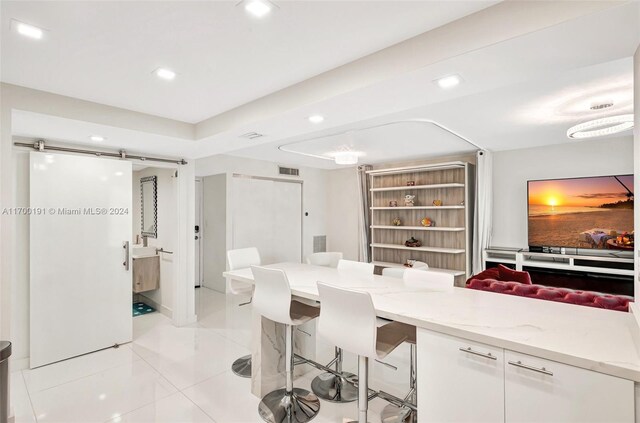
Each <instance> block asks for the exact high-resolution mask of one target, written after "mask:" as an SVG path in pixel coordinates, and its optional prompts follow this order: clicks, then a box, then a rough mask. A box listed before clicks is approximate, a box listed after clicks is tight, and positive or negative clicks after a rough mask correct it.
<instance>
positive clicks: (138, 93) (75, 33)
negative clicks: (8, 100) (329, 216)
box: [0, 0, 497, 123]
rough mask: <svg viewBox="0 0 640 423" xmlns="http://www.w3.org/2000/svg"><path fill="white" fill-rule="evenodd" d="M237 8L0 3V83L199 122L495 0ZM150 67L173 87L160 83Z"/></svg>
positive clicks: (223, 4)
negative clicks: (34, 35) (259, 11)
mask: <svg viewBox="0 0 640 423" xmlns="http://www.w3.org/2000/svg"><path fill="white" fill-rule="evenodd" d="M237 3H238V1H237V0H233V1H208V2H206V1H205V2H182V1H166V2H163V1H144V2H128V1H122V2H118V1H107V2H104V1H86V2H78V1H74V2H61V1H53V2H40V1H2V2H1V6H0V7H1V13H0V15H1V16H2V33H1V34H2V36H1V38H2V40H1V49H2V67H1V72H0V77H1V80H2V81H3V82H8V83H11V84H15V85H21V86H26V87H30V88H35V89H39V90H43V91H48V92H52V93H56V94H62V95H66V96H70V97H75V98H80V99H84V100H90V101H94V102H97V103H101V104H107V105H111V106H116V107H121V108H125V109H129V110H135V111H139V112H144V113H148V114H152V115H156V116H162V117H168V118H171V119H175V120H180V121H185V122H190V123H196V122H199V121H202V120H204V119H206V118H209V117H211V116H214V115H217V114H219V113H222V112H224V111H227V110H229V109H231V108H234V107H236V106H239V105H242V104H244V103H247V102H249V101H252V100H255V99H257V98H259V97H262V96H264V95H267V94H269V93H272V92H274V91H277V90H279V89H282V88H285V87H288V86H290V85H292V84H295V83H297V82H300V81H303V80H305V79H308V78H310V77H312V76H315V75H317V74H319V73H322V72H324V71H327V70H330V69H333V68H335V67H338V66H340V65H343V64H345V63H347V62H350V61H352V60H355V59H358V58H360V57H362V56H365V55H367V54H370V53H373V52H375V51H378V50H380V49H382V48H385V47H388V46H390V45H393V44H395V43H398V42H400V41H403V40H405V39H407V38H410V37H413V36H415V35H418V34H420V33H423V32H426V31H428V30H430V29H433V28H435V27H438V26H441V25H444V24H446V23H448V22H451V21H453V20H456V19H458V18H461V17H463V16H466V15H468V14H471V13H474V12H476V11H478V10H481V9H483V8H486V7H488V6H490V5H492V4H495V3H497V1H495V0H492V1H479V0H470V1H367V2H360V1H276V3H277V5H278V6H279V9H277V10H276V11H275V12H273V13H272V14H271V15H270V16H268V17H267V18H266V19H262V20H258V19H255V18H252V17H250V16H248V15H247V14H246V13H245V11H244V9H243V8H242V6H236V4H237ZM11 19H16V20H18V21H22V22H26V23H29V24H32V25H36V26H38V27H41V28H44V29H46V30H47V31H46V33H45V37H44V39H43V40H41V41H34V40H29V39H25V38H24V37H22V36H20V35H18V34H16V33H15V32H14V31H12V30H11ZM158 67H167V68H170V69H173V70H174V71H176V72H177V73H178V76H177V78H176V79H175V80H174V81H172V82H170V83H169V82H166V81H161V80H158V79H157V78H156V77H155V76H154V75H153V74H152V72H153V70H154V69H156V68H158Z"/></svg>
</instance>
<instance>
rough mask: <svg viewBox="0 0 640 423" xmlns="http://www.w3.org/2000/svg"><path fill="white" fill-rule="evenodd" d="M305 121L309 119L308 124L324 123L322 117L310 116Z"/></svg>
mask: <svg viewBox="0 0 640 423" xmlns="http://www.w3.org/2000/svg"><path fill="white" fill-rule="evenodd" d="M307 119H309V122H311V123H320V122H322V121H324V116H322V115H311V116H309V117H308V118H307Z"/></svg>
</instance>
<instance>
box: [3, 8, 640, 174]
mask: <svg viewBox="0 0 640 423" xmlns="http://www.w3.org/2000/svg"><path fill="white" fill-rule="evenodd" d="M594 28H597V30H594ZM325 32H326V31H325ZM638 44H640V2H630V3H626V4H623V5H621V6H617V7H613V8H610V9H606V10H604V11H601V12H599V13H595V14H591V15H588V16H584V17H581V18H578V19H574V20H571V21H568V22H564V23H562V24H559V25H555V26H553V27H549V28H547V29H544V30H539V31H536V32H533V33H529V34H526V35H523V36H520V37H516V38H512V39H509V40H505V41H503V42H500V43H497V44H494V45H491V46H487V47H485V48H482V49H479V50H476V51H473V52H470V53H467V54H464V55H460V56H457V57H453V58H451V59H447V60H444V61H441V62H438V63H435V64H433V65H430V66H427V67H424V68H421V69H419V70H417V71H415V72H411V73H408V74H404V75H401V76H398V77H394V78H390V79H388V80H386V81H383V82H381V83H379V84H376V85H373V86H369V87H367V88H363V89H359V90H354V91H351V92H346V93H344V94H342V95H340V96H336V97H332V98H327V99H325V100H323V101H321V102H318V103H314V104H304V103H302V104H299V105H298V106H297V107H295V108H292V109H291V110H290V111H288V112H286V113H283V114H281V115H279V116H276V117H273V118H269V119H267V120H263V121H259V122H254V123H252V124H251V125H250V126H236V127H234V128H233V129H232V130H230V131H227V132H225V133H220V134H217V135H215V136H212V137H209V138H206V139H201V140H197V141H195V140H184V139H178V138H170V137H159V136H157V135H153V134H145V133H140V132H137V131H130V130H125V129H122V128H115V127H109V126H104V125H95V124H90V123H87V122H78V121H72V120H69V119H61V118H57V117H52V116H45V115H38V114H35V113H28V112H20V111H14V112H13V116H14V122H13V132H14V134H16V135H21V136H28V137H45V138H47V139H59V140H61V141H69V142H73V143H79V144H87V136H88V135H89V134H92V133H99V134H101V135H105V136H107V138H108V139H107V140H106V141H105V142H103V143H101V146H103V147H112V148H127V150H130V151H131V152H140V153H147V154H151V153H154V154H162V155H167V156H176V157H185V158H189V159H193V158H200V157H206V156H209V155H213V154H220V153H226V154H232V155H236V156H240V157H247V158H256V159H261V160H270V161H275V162H279V163H283V164H290V165H298V166H314V167H320V168H328V169H331V168H335V167H337V166H336V165H335V164H334V163H333V162H331V161H329V160H322V159H317V158H313V157H308V156H304V155H298V154H293V153H286V152H283V151H280V150H279V149H278V147H279V146H282V145H287V148H289V149H295V150H298V151H300V152H304V153H311V154H325V155H329V154H331V153H332V152H335V151H336V150H340V149H343V148H345V147H346V146H350V148H353V149H356V148H357V149H359V150H362V151H363V152H364V153H366V162H370V163H374V162H379V161H387V160H385V159H386V158H393V159H394V160H396V157H397V160H402V159H412V158H418V157H429V156H431V157H433V156H436V155H443V154H451V153H453V152H462V151H469V150H468V149H469V145H468V144H467V145H465V144H464V143H461V142H460V141H459V139H456V138H455V137H453V138H452V137H448V136H447V135H446V134H445V133H444V132H442V131H438V130H437V129H436V128H433V127H431V128H427V127H424V126H423V127H420V129H416V127H415V126H409V125H394V126H392V127H389V128H386V129H385V130H383V131H378V130H374V131H368V132H367V131H363V132H361V133H360V134H359V135H358V136H357V137H356V139H355V141H353V140H350V141H349V142H345V141H344V140H340V137H330V135H331V134H336V133H341V132H344V131H348V130H358V129H362V128H367V127H371V126H376V125H380V124H384V123H389V122H395V121H399V120H406V119H427V120H429V119H431V120H433V121H435V122H438V123H440V124H442V125H445V126H446V127H448V128H450V129H452V130H453V131H455V132H457V133H459V134H461V135H463V136H464V137H466V138H468V139H470V140H471V141H472V142H474V143H475V144H477V145H479V146H481V147H484V148H488V149H493V150H504V149H516V148H527V147H535V146H542V145H548V144H558V143H567V142H578V141H569V140H568V139H567V138H566V135H565V132H566V129H567V128H568V127H569V126H571V125H573V124H576V123H579V122H581V121H584V120H588V119H590V118H593V117H596V116H605V115H607V114H612V113H622V112H624V113H628V112H630V111H631V110H632V106H631V104H630V99H631V92H632V61H631V58H630V56H631V55H632V54H633V52H634V51H635V49H636V48H637V46H638ZM551 45H553V48H552V49H551V48H549V46H551ZM3 55H4V52H3ZM448 73H458V74H460V75H462V76H463V78H464V83H463V84H461V85H460V86H459V87H456V88H455V89H452V90H447V91H443V90H440V89H439V88H438V87H437V86H436V85H435V84H434V83H433V82H432V81H433V80H434V79H436V78H437V77H439V76H442V75H445V74H448ZM600 99H602V100H604V99H611V100H614V102H615V107H614V108H612V109H609V110H604V111H601V112H598V113H594V112H591V111H589V110H588V107H587V106H588V105H590V104H591V102H594V101H597V100H600ZM317 112H320V113H322V114H324V115H325V116H326V118H327V119H326V120H325V122H323V123H322V124H320V125H312V124H310V123H309V122H308V121H307V120H306V117H307V116H308V115H309V114H312V113H317ZM390 128H393V129H394V132H393V133H388V132H387V130H388V129H390ZM250 131H256V132H260V133H263V134H265V137H263V138H259V139H257V140H251V141H250V140H245V139H242V138H240V137H239V136H240V135H241V134H244V133H246V132H250ZM398 140H400V141H401V142H402V143H403V144H402V145H401V147H400V141H398ZM425 140H427V141H426V142H425ZM361 162H365V158H364V157H363V159H362V160H361Z"/></svg>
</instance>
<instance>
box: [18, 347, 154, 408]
mask: <svg viewBox="0 0 640 423" xmlns="http://www.w3.org/2000/svg"><path fill="white" fill-rule="evenodd" d="M129 349H130V350H131V352H132V353H133V354H134V355H135V356H136V357H138V358H137V359H135V360H132V361H131V363H123V364H117V365H114V366H109V367H107V368H104V369H102V370H100V371H98V372H95V373H90V374H87V375H84V376H80V377H78V378H76V379H71V380H68V381H66V382H63V383H60V384H58V385H54V386H50V387H48V388H45V389H41V390H39V391H36V392H33V394H34V395H35V394H40V393H42V392H46V391H48V390H50V389H53V388H58V387H60V386H64V385H68V384H70V383H73V382H77V381H79V380H82V379H86V378H88V377H91V376H95V375H98V374H100V373H104V372H106V371H108V370H112V369H116V368H118V367H122V366H127V365H130V364H133V363H135V362H136V361H140V360H142V357H140V355H138V354H136V353H135V351H133V349H132V348H129ZM154 370H155V369H154ZM21 372H24V370H21ZM22 376H23V379H24V373H23V374H22ZM25 389H26V390H27V393H28V394H29V398H31V394H32V392H30V391H29V387H28V385H27V381H26V379H25Z"/></svg>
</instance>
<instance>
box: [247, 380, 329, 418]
mask: <svg viewBox="0 0 640 423" xmlns="http://www.w3.org/2000/svg"><path fill="white" fill-rule="evenodd" d="M318 411H320V400H319V399H318V397H316V396H315V395H313V394H312V393H311V392H309V391H307V390H306V389H300V388H293V392H292V393H291V394H287V390H286V389H278V390H277V391H273V392H270V393H269V394H267V395H266V396H265V397H264V398H262V401H260V405H259V406H258V412H259V413H260V417H262V419H263V420H264V421H265V422H268V423H305V422H308V421H310V420H312V419H313V418H314V417H315V416H317V415H318Z"/></svg>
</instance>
